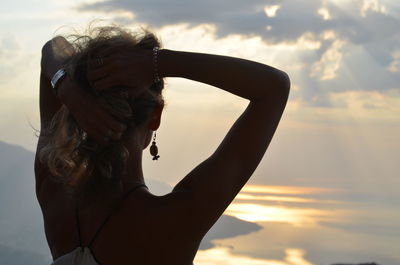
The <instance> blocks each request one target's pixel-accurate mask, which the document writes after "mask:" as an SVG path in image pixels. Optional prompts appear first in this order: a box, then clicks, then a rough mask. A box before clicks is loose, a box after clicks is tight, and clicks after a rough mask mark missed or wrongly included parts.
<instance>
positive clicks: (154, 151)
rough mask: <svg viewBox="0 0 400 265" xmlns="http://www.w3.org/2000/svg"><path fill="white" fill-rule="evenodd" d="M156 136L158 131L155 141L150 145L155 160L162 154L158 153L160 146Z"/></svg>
mask: <svg viewBox="0 0 400 265" xmlns="http://www.w3.org/2000/svg"><path fill="white" fill-rule="evenodd" d="M156 136H157V133H156V132H154V137H153V142H152V143H151V146H150V154H151V155H152V156H153V160H158V159H159V158H160V156H159V155H158V147H157V145H156Z"/></svg>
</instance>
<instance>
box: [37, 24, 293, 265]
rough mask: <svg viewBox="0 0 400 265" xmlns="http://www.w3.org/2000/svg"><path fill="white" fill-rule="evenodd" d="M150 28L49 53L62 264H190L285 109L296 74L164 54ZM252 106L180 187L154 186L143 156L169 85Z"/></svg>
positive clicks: (52, 169)
mask: <svg viewBox="0 0 400 265" xmlns="http://www.w3.org/2000/svg"><path fill="white" fill-rule="evenodd" d="M158 47H160V43H159V41H158V40H157V38H156V37H155V35H154V34H152V33H151V32H149V31H147V30H144V31H143V32H135V33H132V32H129V31H128V30H125V29H122V28H120V27H114V26H109V27H98V28H95V29H92V31H91V32H89V34H88V35H85V36H75V39H74V40H71V39H68V40H67V39H66V38H63V37H60V36H58V37H55V38H53V39H52V40H50V41H48V42H47V43H46V44H45V45H44V46H43V48H42V60H41V75H40V118H41V133H40V136H39V141H38V145H37V152H36V157H35V175H36V194H37V198H38V201H39V204H40V206H41V209H42V213H43V218H44V226H45V233H46V238H47V242H48V244H49V247H50V251H51V254H52V257H53V260H54V261H53V264H56V265H60V264H65V265H67V264H86V265H89V264H90V265H93V264H110V265H111V264H118V265H124V264H140V265H159V264H171V265H188V264H192V262H193V259H194V257H195V254H196V252H197V250H198V247H199V244H200V242H201V240H202V238H203V237H204V235H205V234H206V233H207V231H208V230H209V229H210V228H211V227H212V226H213V224H214V223H215V222H216V221H217V219H218V218H219V217H220V216H221V215H222V213H223V212H224V210H225V209H226V208H227V207H228V205H229V204H230V203H231V202H232V200H233V199H234V198H235V196H236V195H237V194H238V193H239V191H240V190H241V188H242V187H243V186H244V185H245V184H246V182H247V181H248V179H249V178H250V176H251V175H252V173H253V172H254V170H255V169H256V167H257V165H258V164H259V162H260V160H261V159H262V157H263V155H264V153H265V151H266V149H267V147H268V145H269V143H270V141H271V139H272V137H273V135H274V132H275V130H276V128H277V126H278V123H279V121H280V118H281V115H282V113H283V110H284V108H285V106H286V102H287V98H288V94H289V87H290V81H289V78H288V75H287V74H285V73H284V72H282V71H280V70H277V69H275V68H273V67H270V66H267V65H264V64H261V63H257V62H253V61H249V60H244V59H240V58H234V57H227V56H219V55H212V54H203V53H192V52H181V51H174V50H168V49H159V48H158ZM165 77H181V78H187V79H190V80H195V81H198V82H202V83H205V84H209V85H212V86H214V87H216V88H219V89H222V90H225V91H228V92H230V93H232V94H235V95H237V96H240V97H242V98H245V99H247V100H249V103H248V106H247V108H246V109H245V110H244V112H243V114H242V115H241V116H240V117H239V118H238V119H237V121H236V122H235V123H234V124H233V126H232V128H231V129H230V130H229V132H228V133H227V135H226V136H225V138H224V140H223V141H222V143H221V144H220V145H219V147H218V148H217V149H216V151H215V152H214V153H213V154H211V155H210V156H209V157H208V158H207V159H206V160H205V161H203V162H202V163H200V164H199V165H198V166H197V167H195V168H194V169H193V170H192V171H191V172H190V173H189V174H187V175H186V176H185V177H184V178H183V179H182V180H181V181H180V182H179V183H178V184H177V185H176V186H175V187H174V188H173V190H172V191H171V192H170V193H168V194H166V195H164V196H156V195H153V194H152V193H151V192H150V191H149V190H148V189H147V186H146V185H145V181H144V177H143V171H142V153H143V150H144V149H145V148H146V147H147V146H148V145H149V144H150V142H153V143H152V146H151V152H152V155H153V157H154V159H157V158H158V157H159V156H158V154H157V148H156V139H155V138H156V137H155V133H154V132H155V131H156V130H157V129H158V127H159V125H160V119H161V113H162V110H163V106H164V101H163V98H162V89H163V86H164V82H163V78H165Z"/></svg>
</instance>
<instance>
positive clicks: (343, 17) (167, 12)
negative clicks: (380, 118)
mask: <svg viewBox="0 0 400 265" xmlns="http://www.w3.org/2000/svg"><path fill="white" fill-rule="evenodd" d="M324 2H325V3H324ZM363 3H364V2H363V1H355V0H354V1H348V2H346V3H344V4H343V5H341V6H339V5H337V4H335V2H334V1H322V0H293V1H283V0H251V1H241V0H232V1H221V0H220V1H215V0H205V1H189V0H188V1H180V0H173V1H168V2H166V1H163V0H151V1H138V0H129V1H128V0H109V1H106V2H99V3H93V4H84V5H81V6H79V7H78V9H79V10H80V11H102V12H111V11H117V10H124V11H130V12H133V13H134V14H135V16H136V17H135V22H139V23H146V24H149V25H151V26H154V27H161V26H165V25H173V24H177V23H188V24H189V25H190V26H196V25H199V24H202V23H209V24H213V25H215V26H216V30H217V31H216V34H217V36H218V37H224V36H227V35H229V34H242V35H258V36H260V37H262V39H263V40H264V41H265V42H267V43H281V42H295V41H296V40H297V39H298V38H299V37H300V36H302V35H303V34H305V33H311V34H313V36H315V37H316V39H317V40H318V41H320V42H321V47H320V48H319V49H317V50H314V51H313V53H312V54H311V55H308V56H306V57H303V58H302V60H303V61H301V63H305V65H306V67H304V68H303V69H302V70H301V71H299V72H298V73H297V74H296V75H298V76H299V77H300V78H299V79H298V80H296V79H293V81H294V83H296V84H298V85H299V86H300V87H301V88H302V90H301V91H300V92H298V93H294V95H293V97H294V98H296V97H300V98H302V99H303V100H304V102H307V103H309V104H311V105H315V106H323V107H331V106H332V104H331V102H330V100H329V93H332V92H341V91H348V90H360V89H361V90H368V91H371V90H374V91H381V92H382V91H385V90H388V89H393V88H399V85H398V84H399V83H400V75H399V74H398V73H390V72H389V71H388V70H387V68H388V66H389V65H390V63H391V62H392V60H393V58H392V54H393V53H394V51H396V50H398V49H399V47H400V45H399V44H400V32H399V30H398V29H399V28H400V19H399V16H398V13H399V12H400V9H399V8H398V7H396V6H394V5H393V4H391V2H389V1H386V2H385V1H381V3H382V4H384V5H385V6H386V9H387V12H386V13H382V12H377V11H375V10H373V9H368V10H364V11H363V12H362V8H363ZM276 4H278V5H280V9H278V11H277V12H276V16H274V17H268V16H267V15H266V14H265V11H264V7H266V6H271V5H276ZM321 7H324V8H326V9H327V10H329V14H330V16H331V17H332V19H330V20H324V19H323V17H322V16H321V15H319V14H318V10H319V9H320V8H321ZM268 26H270V30H267V29H266V28H267V27H268ZM328 30H331V31H334V32H335V34H336V39H340V40H343V41H345V47H343V49H342V50H341V51H340V52H343V51H347V53H345V52H343V59H342V60H340V69H339V70H338V72H337V77H336V78H334V79H331V80H327V81H321V80H320V77H321V76H320V75H316V76H312V77H309V75H310V73H311V72H312V66H313V65H314V64H315V63H316V62H318V61H320V60H321V58H322V56H323V54H324V53H325V52H326V51H328V50H329V49H331V48H332V45H333V43H334V41H335V39H322V38H321V37H320V36H321V33H323V32H326V31H328ZM359 47H361V49H362V53H357V52H356V56H353V54H352V53H353V51H355V50H356V49H357V48H359ZM351 49H352V50H351ZM349 51H350V52H349ZM363 56H368V57H371V58H373V62H369V63H373V64H374V65H369V64H366V61H365V59H363V58H362V57H363ZM343 66H345V67H347V68H344V67H343ZM349 70H351V71H354V73H352V75H354V76H350V77H349V76H348V73H347V72H346V71H349ZM350 80H356V82H355V84H354V82H352V81H350Z"/></svg>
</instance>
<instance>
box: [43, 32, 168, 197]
mask: <svg viewBox="0 0 400 265" xmlns="http://www.w3.org/2000/svg"><path fill="white" fill-rule="evenodd" d="M71 39H72V41H71ZM68 40H69V42H70V43H71V44H72V45H73V48H74V52H73V53H67V54H69V55H68V57H67V58H66V69H67V74H68V75H69V76H70V77H71V79H72V80H74V81H75V82H76V83H77V84H79V85H80V86H81V87H82V88H83V89H85V90H86V91H88V92H89V93H91V94H92V95H94V96H95V97H97V98H98V99H99V102H100V104H101V105H103V106H105V107H107V109H109V110H110V112H111V114H112V115H113V116H114V117H116V118H118V119H119V120H121V121H126V125H127V126H128V129H129V128H135V127H138V126H140V125H141V124H143V123H144V122H145V121H146V120H147V119H148V118H149V115H150V113H151V110H152V109H153V108H154V107H155V106H156V105H160V104H161V105H163V104H164V100H163V97H162V90H163V88H164V81H163V80H161V82H158V83H155V84H153V85H152V86H151V87H150V88H149V89H148V90H147V92H146V93H143V94H142V95H141V96H140V97H137V98H134V99H133V98H131V99H129V98H127V97H126V92H124V91H126V88H125V87H120V86H118V87H111V88H109V89H106V90H104V91H101V92H98V91H96V90H95V89H94V88H93V87H92V86H91V84H90V82H89V81H88V80H87V77H86V73H87V63H88V61H90V60H91V59H93V58H96V55H97V54H99V52H101V51H102V50H103V49H105V48H108V47H121V49H130V48H135V49H137V48H139V49H153V48H154V47H155V46H158V47H160V42H159V40H158V39H157V37H156V36H155V35H154V34H153V33H151V32H150V31H148V30H144V29H142V30H141V32H135V33H132V32H129V31H128V30H126V29H122V28H121V27H118V26H107V27H96V28H92V29H89V30H88V34H85V35H71V36H69V37H68ZM127 131H128V130H127ZM41 138H42V139H41V140H42V141H41V142H42V148H41V149H40V153H39V158H40V161H41V162H42V163H44V164H45V165H47V167H48V169H49V171H50V173H51V178H52V179H53V180H54V181H56V182H59V183H62V184H65V187H66V190H67V191H68V193H69V194H70V195H71V196H73V197H75V198H77V199H79V200H85V201H88V200H89V201H92V202H94V203H99V202H103V203H104V202H105V201H106V200H110V199H118V198H120V197H121V196H122V192H121V191H122V183H121V178H122V175H123V173H124V172H125V170H126V166H127V165H126V161H127V158H128V155H129V151H128V150H127V148H125V146H124V145H123V143H122V142H121V141H114V142H113V143H112V144H111V145H109V146H102V145H99V144H98V143H96V142H95V141H94V139H92V138H91V137H90V136H88V135H87V134H86V133H85V132H84V131H83V130H82V128H81V127H80V126H79V124H78V123H77V122H76V120H75V118H74V117H73V115H72V114H71V113H70V111H69V110H68V108H67V107H66V106H65V105H63V106H62V107H61V108H60V109H59V111H58V112H57V113H56V114H55V115H54V117H53V119H52V120H51V122H50V124H49V126H48V127H47V128H45V130H44V131H42V132H41Z"/></svg>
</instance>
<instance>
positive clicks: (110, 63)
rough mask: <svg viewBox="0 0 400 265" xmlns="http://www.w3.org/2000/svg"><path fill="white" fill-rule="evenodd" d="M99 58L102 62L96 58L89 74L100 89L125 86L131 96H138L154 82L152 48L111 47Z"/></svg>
mask: <svg viewBox="0 0 400 265" xmlns="http://www.w3.org/2000/svg"><path fill="white" fill-rule="evenodd" d="M99 58H101V59H100V63H99V60H96V59H95V60H92V62H91V63H89V65H88V75H87V78H88V80H89V82H91V83H92V85H93V87H94V88H95V89H96V90H98V91H101V90H104V89H107V88H110V87H113V86H124V87H127V88H128V94H129V96H131V97H136V96H138V95H140V94H142V93H143V92H144V91H145V90H146V89H148V88H149V87H150V86H151V85H152V84H153V82H154V65H153V52H152V50H146V49H130V50H121V48H120V47H111V48H108V49H105V50H104V51H103V52H102V53H101V54H99Z"/></svg>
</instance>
